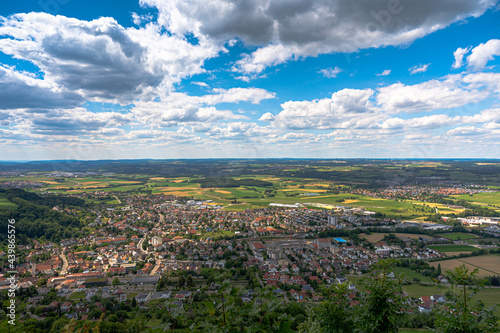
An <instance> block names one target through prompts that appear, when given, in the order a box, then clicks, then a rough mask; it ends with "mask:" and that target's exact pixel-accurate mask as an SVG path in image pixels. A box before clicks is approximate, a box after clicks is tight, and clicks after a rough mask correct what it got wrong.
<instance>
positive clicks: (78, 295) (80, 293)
mask: <svg viewBox="0 0 500 333" xmlns="http://www.w3.org/2000/svg"><path fill="white" fill-rule="evenodd" d="M82 298H85V292H84V291H75V292H74V293H72V294H71V295H69V297H68V299H69V300H77V299H82Z"/></svg>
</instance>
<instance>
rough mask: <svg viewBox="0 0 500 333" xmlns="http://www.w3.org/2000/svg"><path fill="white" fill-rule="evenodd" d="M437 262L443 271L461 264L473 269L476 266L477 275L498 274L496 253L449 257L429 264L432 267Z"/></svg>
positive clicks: (498, 264) (498, 258)
mask: <svg viewBox="0 0 500 333" xmlns="http://www.w3.org/2000/svg"><path fill="white" fill-rule="evenodd" d="M455 253H457V252H455ZM495 257H496V258H495ZM438 264H441V270H442V271H443V272H446V271H447V270H452V269H454V268H455V267H458V266H461V265H465V266H466V267H467V268H469V269H470V270H474V269H476V268H477V269H478V276H491V275H500V256H496V255H485V256H479V257H470V258H462V259H451V260H443V261H435V262H430V263H429V265H431V266H434V267H437V266H438Z"/></svg>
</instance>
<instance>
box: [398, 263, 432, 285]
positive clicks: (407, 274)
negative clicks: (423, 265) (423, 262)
mask: <svg viewBox="0 0 500 333" xmlns="http://www.w3.org/2000/svg"><path fill="white" fill-rule="evenodd" d="M391 270H392V271H393V272H394V274H396V276H399V275H400V274H402V278H403V280H405V281H413V279H414V278H417V279H419V280H420V281H421V282H434V281H432V279H431V278H429V277H427V276H423V275H422V274H419V273H417V272H415V271H414V270H411V269H409V268H407V267H394V268H392V269H391Z"/></svg>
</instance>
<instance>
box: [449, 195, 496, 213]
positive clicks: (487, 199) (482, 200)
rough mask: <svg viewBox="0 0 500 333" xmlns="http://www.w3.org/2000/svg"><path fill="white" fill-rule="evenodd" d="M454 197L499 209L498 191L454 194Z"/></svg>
mask: <svg viewBox="0 0 500 333" xmlns="http://www.w3.org/2000/svg"><path fill="white" fill-rule="evenodd" d="M453 197H454V198H455V199H461V200H465V201H468V202H470V203H472V204H476V205H481V206H489V207H493V208H496V209H497V210H499V209H500V192H492V193H476V194H473V195H468V194H463V195H454V196H453Z"/></svg>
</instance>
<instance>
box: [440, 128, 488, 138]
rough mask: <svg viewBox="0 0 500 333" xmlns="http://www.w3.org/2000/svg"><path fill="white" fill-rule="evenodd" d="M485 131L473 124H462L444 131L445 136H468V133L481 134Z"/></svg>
mask: <svg viewBox="0 0 500 333" xmlns="http://www.w3.org/2000/svg"><path fill="white" fill-rule="evenodd" d="M484 132H485V131H484V129H482V128H478V127H474V126H462V127H457V128H454V129H451V130H449V131H448V132H446V135H447V136H451V137H453V136H470V135H479V134H483V133H484Z"/></svg>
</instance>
